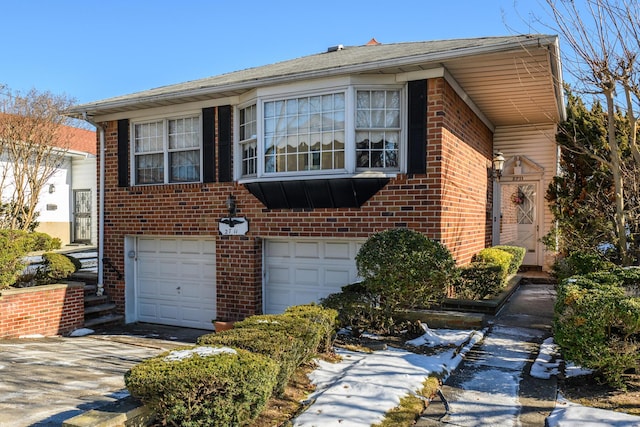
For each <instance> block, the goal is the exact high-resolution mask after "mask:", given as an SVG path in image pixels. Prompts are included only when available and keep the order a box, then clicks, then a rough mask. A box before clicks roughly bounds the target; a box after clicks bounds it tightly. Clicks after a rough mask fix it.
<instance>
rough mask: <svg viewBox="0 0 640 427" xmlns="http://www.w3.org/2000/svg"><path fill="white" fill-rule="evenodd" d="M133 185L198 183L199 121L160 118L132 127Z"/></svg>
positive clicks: (192, 118) (194, 119)
mask: <svg viewBox="0 0 640 427" xmlns="http://www.w3.org/2000/svg"><path fill="white" fill-rule="evenodd" d="M133 142H134V143H133V170H134V179H135V184H136V185H144V184H164V183H179V182H199V181H200V176H201V145H202V138H201V125H200V118H199V117H198V116H195V117H182V118H175V119H162V120H156V121H151V122H146V123H136V124H134V125H133Z"/></svg>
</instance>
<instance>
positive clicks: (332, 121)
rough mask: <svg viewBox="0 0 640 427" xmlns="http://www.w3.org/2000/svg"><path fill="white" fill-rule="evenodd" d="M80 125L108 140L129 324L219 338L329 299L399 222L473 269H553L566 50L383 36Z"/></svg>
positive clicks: (125, 99)
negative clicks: (485, 256)
mask: <svg viewBox="0 0 640 427" xmlns="http://www.w3.org/2000/svg"><path fill="white" fill-rule="evenodd" d="M72 114H73V115H74V116H76V117H85V118H87V117H88V118H90V120H92V122H94V123H97V124H98V125H99V128H98V131H99V140H100V145H101V146H103V147H104V150H105V153H106V155H105V156H104V158H102V159H100V161H101V162H103V164H102V165H101V166H100V167H99V173H100V174H102V177H103V178H104V191H103V192H102V194H104V216H103V218H102V221H104V227H103V228H102V230H103V232H104V239H103V240H102V241H101V248H100V251H101V252H102V257H103V261H104V262H103V264H104V266H103V268H102V269H100V272H99V280H100V282H101V284H103V285H104V289H105V291H106V293H107V294H108V295H109V296H110V297H111V298H112V299H113V300H114V302H116V303H117V305H118V307H119V310H121V311H122V312H123V313H124V314H125V315H126V321H127V322H133V321H145V322H152V323H163V324H171V325H182V326H190V327H199V328H211V320H212V319H213V318H226V319H238V318H242V317H245V316H248V315H251V314H255V313H260V312H265V313H275V312H280V311H282V310H284V309H285V308H286V307H287V306H290V305H294V304H300V303H308V302H311V301H317V300H318V299H319V298H322V297H324V296H326V295H327V294H329V293H332V292H337V291H339V290H340V288H341V286H343V285H345V284H348V283H351V282H353V281H355V280H357V273H356V267H355V261H354V258H355V256H356V253H357V251H358V249H359V247H360V245H361V244H362V243H363V242H364V241H365V240H366V239H367V237H369V236H370V235H371V234H372V233H375V232H378V231H381V230H385V229H389V228H394V227H408V228H411V229H414V230H417V231H420V232H422V233H424V234H425V235H427V236H429V237H431V238H434V239H437V240H439V241H440V242H442V243H443V244H445V245H446V246H447V247H448V248H449V249H450V250H451V252H452V254H453V256H454V257H455V258H456V260H457V262H458V263H460V264H464V263H467V262H469V261H470V260H471V258H472V256H473V255H474V254H475V253H477V252H478V251H480V250H481V249H483V248H485V247H487V246H490V245H492V244H498V243H505V244H507V243H508V244H517V245H522V246H525V247H526V248H527V258H526V260H525V262H526V264H528V265H531V266H535V267H543V266H545V265H546V264H547V263H548V258H550V257H549V255H550V254H548V253H547V252H545V249H544V247H543V246H542V244H541V243H540V242H539V238H540V237H541V236H543V235H544V234H545V233H546V232H547V231H549V229H550V228H551V226H552V218H551V215H550V214H549V212H548V210H547V208H546V206H545V200H544V193H545V189H546V187H547V185H548V184H549V182H550V181H551V179H552V177H553V176H554V175H555V174H556V171H557V163H558V158H557V149H556V144H555V131H556V123H558V122H559V121H560V120H562V119H563V117H564V114H565V113H564V104H563V91H562V76H561V68H560V63H559V49H558V39H557V37H555V36H547V35H530V36H513V37H492V38H477V39H463V40H446V41H434V42H416V43H398V44H388V45H385V44H379V43H377V42H376V41H375V40H372V41H371V42H370V43H368V44H367V45H364V46H354V47H351V46H350V47H342V46H336V47H332V48H329V49H328V50H327V52H324V53H320V54H317V55H311V56H307V57H303V58H298V59H294V60H291V61H285V62H281V63H276V64H272V65H266V66H263V67H257V68H251V69H247V70H243V71H238V72H233V73H229V74H224V75H221V76H216V77H211V78H206V79H202V80H196V81H191V82H187V83H182V84H176V85H171V86H165V87H161V88H157V89H152V90H148V91H144V92H140V93H135V94H131V95H125V96H121V97H117V98H111V99H106V100H103V101H98V102H94V103H88V104H84V105H80V106H77V107H74V108H73V110H72ZM497 151H501V152H502V153H503V154H504V157H505V158H506V165H505V169H504V172H503V173H502V178H501V179H500V180H499V181H498V180H496V179H494V178H492V177H490V176H489V175H490V173H491V165H492V159H493V158H494V153H495V152H497ZM100 153H102V148H101V149H100ZM99 156H100V154H99ZM234 205H235V206H234Z"/></svg>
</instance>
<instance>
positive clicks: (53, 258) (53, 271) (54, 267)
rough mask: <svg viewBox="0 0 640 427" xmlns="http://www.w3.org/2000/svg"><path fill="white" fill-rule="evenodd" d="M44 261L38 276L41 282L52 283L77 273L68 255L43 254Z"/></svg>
mask: <svg viewBox="0 0 640 427" xmlns="http://www.w3.org/2000/svg"><path fill="white" fill-rule="evenodd" d="M42 259H43V268H42V269H41V271H40V272H39V274H38V276H39V280H40V281H43V282H49V283H51V282H54V281H56V280H60V279H66V278H67V277H69V276H70V275H71V274H73V273H75V272H76V266H75V265H74V263H73V262H72V261H71V259H69V257H67V256H66V255H63V254H58V253H55V252H47V253H44V254H42Z"/></svg>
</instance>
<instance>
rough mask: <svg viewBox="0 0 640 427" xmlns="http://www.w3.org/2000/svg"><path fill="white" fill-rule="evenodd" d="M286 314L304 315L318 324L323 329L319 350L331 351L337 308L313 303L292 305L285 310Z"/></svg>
mask: <svg viewBox="0 0 640 427" xmlns="http://www.w3.org/2000/svg"><path fill="white" fill-rule="evenodd" d="M284 314H285V315H286V316H293V317H302V318H304V319H308V320H310V321H311V322H313V323H314V324H316V325H318V326H319V327H320V328H321V329H322V341H321V342H320V347H319V348H318V351H320V352H325V353H326V352H329V351H331V347H332V346H333V337H334V335H335V332H336V321H337V319H338V312H337V311H336V310H334V309H331V308H326V307H322V306H321V305H318V304H313V303H312V304H305V305H294V306H291V307H289V308H287V309H286V310H285V311H284Z"/></svg>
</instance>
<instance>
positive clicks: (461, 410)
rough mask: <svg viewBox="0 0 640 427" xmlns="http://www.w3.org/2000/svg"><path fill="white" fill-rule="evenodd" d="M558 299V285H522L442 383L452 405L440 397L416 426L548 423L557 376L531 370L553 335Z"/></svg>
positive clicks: (504, 425) (554, 396) (553, 402)
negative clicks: (543, 375) (538, 376)
mask: <svg viewBox="0 0 640 427" xmlns="http://www.w3.org/2000/svg"><path fill="white" fill-rule="evenodd" d="M554 301H555V291H554V287H553V285H550V284H524V285H521V286H520V288H519V289H518V290H517V291H516V292H515V293H514V294H513V295H512V296H511V298H510V300H509V301H508V302H507V304H506V305H505V306H504V308H503V309H502V311H501V312H500V313H498V315H497V316H496V317H495V319H494V320H493V324H492V325H491V326H490V330H489V332H488V333H487V335H486V336H485V339H484V340H483V341H482V342H481V343H480V344H479V345H477V346H476V347H475V348H474V349H473V350H472V351H470V352H469V354H467V357H466V359H465V361H464V362H463V363H462V364H461V365H460V366H459V367H458V369H457V370H456V371H455V372H454V373H453V374H452V375H451V376H450V377H449V379H448V380H447V381H446V383H445V385H444V386H443V387H442V392H443V395H444V397H445V398H446V401H447V404H448V411H447V405H446V404H445V403H444V402H442V401H438V400H437V399H436V400H434V401H432V402H431V403H430V404H429V406H428V408H427V410H426V411H425V413H424V414H423V416H422V417H421V418H420V420H419V421H418V422H417V424H416V426H417V427H433V426H452V425H454V426H469V427H471V426H473V427H478V426H500V427H507V426H522V427H529V426H531V427H533V426H544V425H545V418H546V417H547V416H548V415H549V414H550V413H551V411H552V410H553V408H554V406H555V399H556V391H557V383H556V378H555V377H552V378H551V379H549V380H540V379H536V378H533V377H531V376H530V375H529V371H530V369H531V365H532V363H533V362H534V360H535V357H536V354H537V351H538V348H539V345H540V343H541V342H542V341H543V340H544V339H545V338H547V337H549V336H551V325H552V322H553V305H554Z"/></svg>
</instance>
